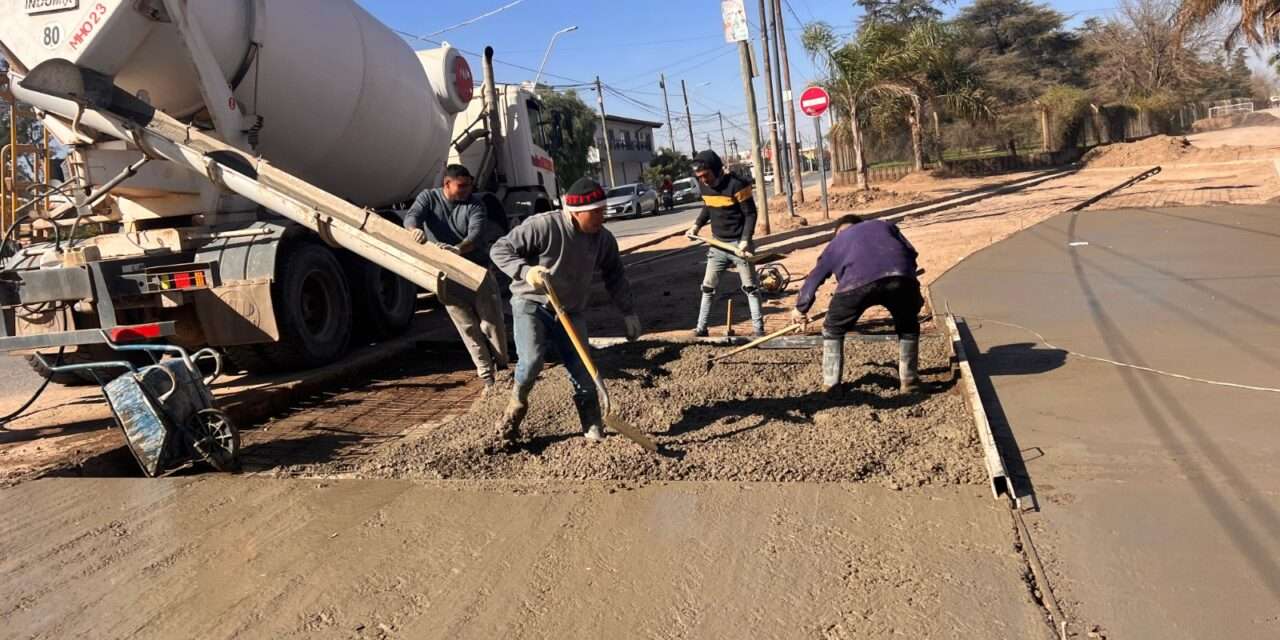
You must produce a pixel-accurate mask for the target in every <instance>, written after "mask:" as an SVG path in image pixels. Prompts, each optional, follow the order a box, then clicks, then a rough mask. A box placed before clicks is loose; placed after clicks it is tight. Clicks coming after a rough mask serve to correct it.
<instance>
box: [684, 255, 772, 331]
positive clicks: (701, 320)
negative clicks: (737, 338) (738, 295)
mask: <svg viewBox="0 0 1280 640" xmlns="http://www.w3.org/2000/svg"><path fill="white" fill-rule="evenodd" d="M730 266H732V267H733V268H734V269H736V270H737V272H738V278H739V279H740V280H741V281H742V292H743V293H745V294H746V295H747V308H748V309H750V310H751V324H752V326H753V327H754V328H756V329H758V330H759V329H762V328H763V327H764V312H763V310H762V309H761V303H760V283H759V282H758V281H756V270H755V267H752V266H751V263H750V262H747V261H746V260H745V259H743V258H739V257H738V256H736V255H734V254H732V253H729V252H728V251H724V250H722V249H717V248H715V247H711V248H710V249H707V271H706V273H705V274H704V275H703V277H702V305H701V306H700V307H699V308H698V329H700V330H701V329H706V328H707V323H708V322H709V321H710V320H711V303H712V301H713V299H714V298H715V294H716V285H718V284H720V274H722V273H724V272H725V271H728V270H729V267H730Z"/></svg>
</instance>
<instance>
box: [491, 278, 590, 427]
mask: <svg viewBox="0 0 1280 640" xmlns="http://www.w3.org/2000/svg"><path fill="white" fill-rule="evenodd" d="M570 321H571V322H572V323H573V327H574V328H575V329H577V331H578V335H579V336H580V337H581V338H582V339H583V340H584V341H585V340H587V323H586V322H584V321H583V319H582V318H581V317H575V316H572V315H571V316H570ZM511 324H512V325H513V329H514V334H515V339H516V356H517V358H518V359H519V360H518V362H516V372H515V392H516V393H517V394H518V395H519V396H520V398H521V400H526V399H528V397H529V391H530V390H531V389H533V384H534V382H536V381H537V380H538V373H539V372H541V371H542V365H543V363H544V362H545V361H546V357H547V345H548V343H550V345H551V348H553V349H555V350H556V354H557V355H558V356H560V361H561V362H563V363H564V368H565V370H566V371H568V372H569V382H570V383H572V384H573V401H574V404H575V405H576V406H579V407H582V406H583V405H584V404H594V403H595V402H596V401H597V398H596V386H595V381H593V380H592V379H591V374H590V373H588V372H587V367H586V366H585V365H583V364H582V359H581V358H579V357H578V352H577V351H575V350H574V348H573V343H572V342H571V341H570V340H569V334H567V333H565V330H564V327H562V326H560V321H559V320H557V319H556V316H555V314H554V313H552V312H551V309H549V308H547V307H546V306H543V305H541V304H538V303H537V302H532V301H530V300H526V299H524V298H521V297H520V296H513V297H512V298H511Z"/></svg>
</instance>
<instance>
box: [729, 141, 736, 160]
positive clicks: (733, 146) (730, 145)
mask: <svg viewBox="0 0 1280 640" xmlns="http://www.w3.org/2000/svg"><path fill="white" fill-rule="evenodd" d="M729 148H730V149H733V157H735V158H737V157H738V139H737V138H729Z"/></svg>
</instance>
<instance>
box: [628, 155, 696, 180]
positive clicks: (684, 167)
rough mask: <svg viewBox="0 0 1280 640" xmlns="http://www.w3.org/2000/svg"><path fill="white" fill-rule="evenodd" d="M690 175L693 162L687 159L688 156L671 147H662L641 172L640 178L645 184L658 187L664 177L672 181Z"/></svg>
mask: <svg viewBox="0 0 1280 640" xmlns="http://www.w3.org/2000/svg"><path fill="white" fill-rule="evenodd" d="M692 175H693V164H692V162H691V161H690V160H689V156H686V155H684V154H683V153H679V152H676V151H673V150H671V149H662V150H660V151H659V152H658V153H657V155H655V156H654V157H653V160H652V161H650V162H649V166H648V167H647V168H646V169H645V170H644V171H643V172H641V174H640V179H641V180H643V181H644V182H645V183H646V184H650V185H653V186H654V187H660V186H662V182H663V180H664V179H669V180H673V181H674V180H679V179H681V178H688V177H690V176H692Z"/></svg>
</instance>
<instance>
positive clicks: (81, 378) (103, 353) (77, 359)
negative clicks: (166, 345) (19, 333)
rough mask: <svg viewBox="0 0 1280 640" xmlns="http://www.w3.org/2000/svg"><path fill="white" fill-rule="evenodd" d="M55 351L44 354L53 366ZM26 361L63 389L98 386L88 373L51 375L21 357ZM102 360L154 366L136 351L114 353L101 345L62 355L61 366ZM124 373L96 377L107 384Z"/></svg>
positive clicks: (105, 372) (32, 359) (36, 362)
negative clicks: (125, 361)
mask: <svg viewBox="0 0 1280 640" xmlns="http://www.w3.org/2000/svg"><path fill="white" fill-rule="evenodd" d="M56 354H57V351H53V352H50V353H48V354H44V359H45V360H46V361H47V362H48V363H49V364H53V362H54V356H55V355H56ZM23 359H24V360H26V361H27V366H28V367H31V370H32V371H34V372H36V375H38V376H40V377H41V378H48V379H49V382H52V383H54V384H56V385H61V386H64V387H84V386H89V385H96V384H98V380H97V379H95V378H94V377H93V374H92V373H90V372H89V371H83V370H82V371H67V372H62V373H53V372H51V371H49V369H47V368H46V367H45V366H44V365H43V364H40V361H39V360H37V359H36V357H35V356H23ZM104 360H127V361H129V362H131V363H133V366H135V367H145V366H147V365H150V364H154V361H153V360H152V359H151V357H150V356H148V355H147V354H145V353H139V352H137V351H115V350H113V349H111V348H110V347H107V346H103V345H84V346H81V347H80V348H79V349H77V350H75V351H72V352H67V353H64V354H62V364H85V363H89V362H102V361H104ZM121 373H124V371H123V370H121V369H110V370H106V369H104V370H102V371H101V372H100V373H99V374H98V375H99V376H101V378H102V382H107V381H109V380H111V379H113V378H115V377H116V376H118V375H120V374H121Z"/></svg>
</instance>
